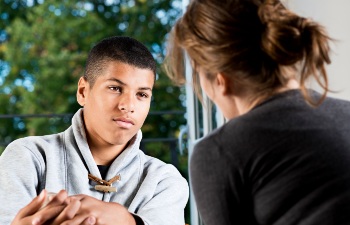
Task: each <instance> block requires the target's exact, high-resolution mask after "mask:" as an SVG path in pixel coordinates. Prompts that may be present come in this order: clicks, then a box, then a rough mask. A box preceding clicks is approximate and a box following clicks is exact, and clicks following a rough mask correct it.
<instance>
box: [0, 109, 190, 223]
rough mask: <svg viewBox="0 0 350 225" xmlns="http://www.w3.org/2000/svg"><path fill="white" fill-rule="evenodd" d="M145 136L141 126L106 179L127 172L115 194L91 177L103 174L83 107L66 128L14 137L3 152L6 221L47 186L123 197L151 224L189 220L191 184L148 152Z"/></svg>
mask: <svg viewBox="0 0 350 225" xmlns="http://www.w3.org/2000/svg"><path fill="white" fill-rule="evenodd" d="M141 138H142V133H141V131H139V132H138V133H137V134H136V135H135V137H134V138H133V139H132V140H131V142H130V144H129V146H128V148H127V149H125V150H124V151H123V152H122V153H121V154H120V155H119V156H118V157H117V158H116V159H115V160H114V161H113V163H112V164H111V166H110V168H109V170H108V172H107V175H106V179H105V180H109V179H111V178H112V177H114V176H116V175H118V174H119V175H120V177H121V179H120V181H117V182H115V183H113V186H114V187H116V189H117V192H111V193H104V192H100V191H96V190H95V189H94V186H95V185H96V183H95V182H94V181H91V180H89V179H88V174H89V173H91V174H92V175H94V176H97V177H99V178H101V175H100V172H99V169H98V167H97V165H96V163H95V161H94V159H93V157H92V155H91V152H90V149H89V146H88V144H87V141H86V134H85V129H84V124H83V119H82V109H80V110H79V111H78V112H77V113H76V114H75V115H74V117H73V119H72V126H70V127H69V128H68V129H67V130H66V131H64V132H62V133H58V134H53V135H46V136H32V137H26V138H22V139H18V140H16V141H13V142H12V143H10V144H9V145H8V146H7V148H6V149H5V151H4V152H3V154H2V155H1V156H0V225H6V224H10V223H11V221H12V220H13V218H14V217H15V215H16V214H17V212H18V211H19V210H20V209H21V208H23V207H24V206H25V205H27V204H28V203H29V202H30V201H31V200H32V199H33V198H34V197H35V196H37V195H38V194H39V193H40V192H41V190H43V189H44V188H45V189H46V190H47V191H49V192H58V191H60V190H61V189H65V190H66V191H67V192H68V194H69V195H75V194H86V195H89V196H93V197H95V198H97V199H100V200H103V201H106V202H117V203H119V204H122V205H124V206H125V207H126V208H128V210H129V212H131V213H134V214H136V215H138V216H139V217H141V218H142V219H143V221H144V223H145V224H149V225H166V224H173V225H177V224H178V225H183V224H184V223H185V222H184V208H185V206H186V203H187V200H188V195H189V191H188V183H187V181H186V180H185V179H184V178H183V177H182V176H181V175H180V173H179V172H178V170H177V169H176V168H175V167H174V166H172V165H170V164H165V163H164V162H162V161H160V160H158V159H156V158H153V157H150V156H147V155H145V154H144V153H143V152H142V151H141V150H140V149H139V145H140V141H141Z"/></svg>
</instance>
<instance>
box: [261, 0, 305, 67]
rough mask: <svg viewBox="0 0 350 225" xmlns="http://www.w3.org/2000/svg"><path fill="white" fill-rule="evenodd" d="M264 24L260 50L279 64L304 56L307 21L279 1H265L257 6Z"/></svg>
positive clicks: (289, 62) (300, 58)
mask: <svg viewBox="0 0 350 225" xmlns="http://www.w3.org/2000/svg"><path fill="white" fill-rule="evenodd" d="M259 17H260V20H261V22H262V24H263V26H264V29H265V30H264V31H263V32H262V36H261V47H262V50H263V51H264V52H265V53H266V54H267V55H268V56H270V57H271V59H272V60H274V61H275V62H277V63H278V64H280V65H292V64H294V63H296V62H298V61H300V60H302V59H303V57H304V52H305V49H304V46H305V41H304V40H305V32H304V31H305V28H306V26H307V24H308V21H307V20H306V19H305V18H302V17H299V16H297V15H295V14H293V13H292V12H290V11H288V10H287V9H286V8H285V7H284V6H283V5H282V4H281V3H280V2H276V1H274V0H270V1H266V3H264V4H262V5H261V6H260V8H259Z"/></svg>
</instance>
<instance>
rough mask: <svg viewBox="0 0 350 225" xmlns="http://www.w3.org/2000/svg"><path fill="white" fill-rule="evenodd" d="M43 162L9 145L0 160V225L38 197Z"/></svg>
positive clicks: (18, 144) (20, 143)
mask: <svg viewBox="0 0 350 225" xmlns="http://www.w3.org/2000/svg"><path fill="white" fill-rule="evenodd" d="M43 164H44V160H43V159H42V157H40V154H38V153H37V154H35V153H34V152H32V151H31V150H30V149H28V148H27V147H26V146H25V139H18V140H16V141H14V142H12V143H10V144H9V145H8V146H7V147H6V149H5V151H4V152H3V153H2V155H1V156H0V202H1V204H0V224H10V223H11V221H12V220H13V219H14V217H15V216H16V214H17V213H18V211H19V210H20V209H21V208H23V207H24V206H26V205H27V204H28V203H29V202H30V201H31V200H32V199H33V198H34V197H35V196H37V194H38V191H39V190H38V189H40V188H38V186H39V182H40V177H42V176H43V173H44V171H43V169H42V167H41V165H43Z"/></svg>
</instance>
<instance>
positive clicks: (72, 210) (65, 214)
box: [51, 198, 81, 225]
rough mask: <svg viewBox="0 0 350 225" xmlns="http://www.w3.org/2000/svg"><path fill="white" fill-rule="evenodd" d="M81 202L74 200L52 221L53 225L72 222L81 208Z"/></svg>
mask: <svg viewBox="0 0 350 225" xmlns="http://www.w3.org/2000/svg"><path fill="white" fill-rule="evenodd" d="M80 205H81V203H80V201H79V200H77V199H74V198H72V199H71V201H70V202H69V204H68V205H67V206H66V208H65V209H64V210H63V211H62V212H61V213H60V214H59V215H58V216H57V217H56V218H55V219H54V220H53V221H52V223H51V225H55V224H61V223H63V222H65V221H66V220H71V219H73V218H74V216H75V215H76V214H77V212H78V210H79V208H80Z"/></svg>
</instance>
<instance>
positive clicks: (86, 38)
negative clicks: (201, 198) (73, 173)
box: [0, 0, 186, 174]
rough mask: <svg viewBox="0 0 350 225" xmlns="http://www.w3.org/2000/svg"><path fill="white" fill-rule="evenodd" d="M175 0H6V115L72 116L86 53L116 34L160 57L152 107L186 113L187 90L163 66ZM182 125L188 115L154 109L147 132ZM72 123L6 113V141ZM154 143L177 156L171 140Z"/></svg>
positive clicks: (152, 134) (0, 79) (161, 152)
mask: <svg viewBox="0 0 350 225" xmlns="http://www.w3.org/2000/svg"><path fill="white" fill-rule="evenodd" d="M111 2H113V3H111ZM174 2H176V1H175V0H154V1H146V0H135V1H132V0H119V1H105V0H94V1H92V0H91V1H68V0H62V1H57V0H42V1H23V0H22V1H18V0H4V1H1V2H0V8H1V11H0V115H8V114H19V115H23V114H73V113H74V112H75V111H76V110H77V109H78V108H79V105H78V104H77V102H76V97H75V93H76V86H77V81H78V79H79V77H80V76H82V74H83V72H84V64H85V60H86V57H87V54H88V51H89V50H90V49H91V47H92V46H93V45H94V44H95V43H96V42H98V41H100V40H101V39H103V38H105V37H108V36H112V35H122V36H131V37H134V38H136V39H138V40H139V41H141V42H142V43H144V44H145V45H146V46H147V47H148V48H149V49H150V50H151V52H152V54H153V55H154V57H155V58H156V60H157V62H158V63H159V66H158V71H157V73H158V74H157V77H158V78H157V81H156V84H155V87H154V93H153V100H152V104H151V112H154V111H170V110H175V111H184V107H183V105H182V102H181V101H180V99H179V96H180V95H181V90H180V89H179V88H176V87H173V85H172V83H171V82H170V80H169V79H168V78H167V77H166V75H165V73H164V71H163V69H162V67H161V63H162V61H163V58H164V52H165V50H164V45H165V40H166V35H167V33H168V32H169V30H170V28H171V25H172V23H173V22H174V21H175V19H176V18H177V16H178V15H179V13H180V10H179V9H178V8H176V7H174ZM29 3H30V4H31V5H28V4H29ZM4 37H5V38H4ZM6 66H7V68H8V69H7V70H6V69H5V67H6ZM184 124H186V121H185V118H184V115H183V114H173V115H170V114H164V115H162V114H160V115H159V114H156V115H152V114H151V115H150V116H149V117H148V118H147V120H146V122H145V124H144V127H143V128H142V131H143V134H144V135H143V136H144V138H176V136H177V134H178V131H179V128H180V126H182V125H184ZM69 125H70V120H67V118H21V117H18V118H14V119H13V118H9V119H5V118H0V145H2V149H3V146H4V145H5V144H6V143H8V142H9V141H11V140H14V139H16V138H19V137H23V136H28V135H43V134H50V133H56V132H60V131H63V130H64V129H66V128H67V127H68V126H69ZM148 146H150V147H149V148H151V149H152V150H151V151H149V152H150V153H152V154H154V155H155V156H157V157H158V158H160V159H162V160H164V161H167V162H170V161H171V160H170V158H169V152H170V147H169V143H166V142H160V143H156V144H153V145H150V144H148V145H147V146H146V147H148ZM2 149H0V153H1V150H2ZM166 151H168V153H166ZM182 172H183V173H184V174H185V173H186V171H185V170H184V171H182Z"/></svg>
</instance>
